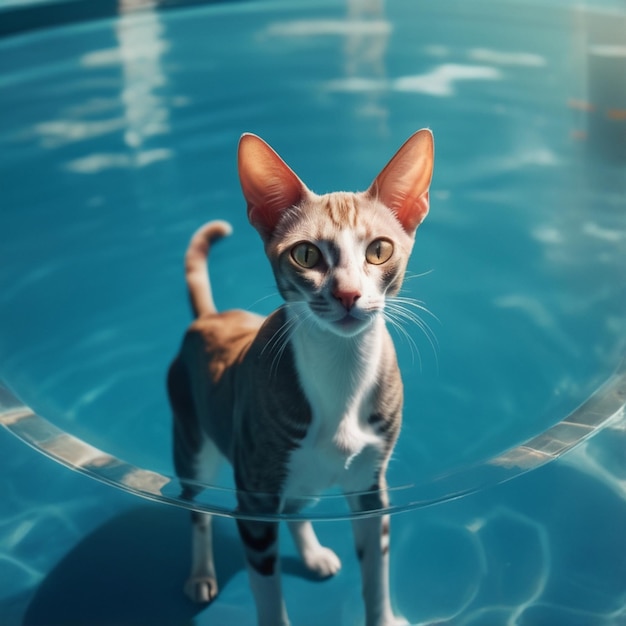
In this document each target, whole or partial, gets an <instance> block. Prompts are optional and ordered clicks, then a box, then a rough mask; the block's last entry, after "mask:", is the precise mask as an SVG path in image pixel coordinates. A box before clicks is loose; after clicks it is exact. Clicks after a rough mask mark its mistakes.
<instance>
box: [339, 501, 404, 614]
mask: <svg viewBox="0 0 626 626" xmlns="http://www.w3.org/2000/svg"><path fill="white" fill-rule="evenodd" d="M348 500H349V502H350V506H351V507H352V509H353V510H354V511H355V512H356V511H359V512H363V511H364V510H374V509H379V508H382V507H384V506H385V504H386V502H385V498H384V496H382V494H380V495H379V493H376V492H372V493H370V494H368V495H367V496H366V497H357V496H353V497H350V498H349V499H348ZM364 500H367V502H365V501H364ZM371 500H376V502H372V501H371ZM352 527H353V531H354V542H355V547H356V553H357V557H358V559H359V563H360V566H361V581H362V589H363V600H364V602H365V624H366V626H408V622H407V621H406V620H405V619H403V618H398V617H396V616H395V615H394V614H393V611H392V609H391V599H390V594H389V530H390V525H389V516H388V515H382V516H375V517H367V518H360V519H354V520H353V521H352Z"/></svg>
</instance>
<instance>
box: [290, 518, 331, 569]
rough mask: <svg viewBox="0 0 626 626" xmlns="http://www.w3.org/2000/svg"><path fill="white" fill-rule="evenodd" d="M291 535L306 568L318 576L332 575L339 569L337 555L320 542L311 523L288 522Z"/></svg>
mask: <svg viewBox="0 0 626 626" xmlns="http://www.w3.org/2000/svg"><path fill="white" fill-rule="evenodd" d="M287 525H288V526H289V530H290V531H291V536H292V537H293V541H294V543H295V544H296V548H297V549H298V553H299V554H300V558H301V559H302V561H303V562H304V564H305V566H306V567H307V569H308V570H309V571H311V572H313V573H314V574H315V575H317V576H319V577H320V578H328V577H329V576H334V575H335V574H336V573H337V572H338V571H339V570H340V569H341V561H340V560H339V557H338V556H337V555H336V554H335V553H334V552H333V551H332V550H331V549H330V548H326V547H325V546H323V545H322V544H320V542H319V540H318V538H317V535H316V534H315V530H313V524H311V522H308V521H301V520H297V521H291V522H288V523H287Z"/></svg>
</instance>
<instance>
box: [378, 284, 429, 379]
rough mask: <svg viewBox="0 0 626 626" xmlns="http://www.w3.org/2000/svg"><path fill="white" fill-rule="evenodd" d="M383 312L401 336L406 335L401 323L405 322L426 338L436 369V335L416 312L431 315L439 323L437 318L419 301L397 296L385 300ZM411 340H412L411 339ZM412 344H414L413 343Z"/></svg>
mask: <svg viewBox="0 0 626 626" xmlns="http://www.w3.org/2000/svg"><path fill="white" fill-rule="evenodd" d="M410 307H413V309H416V310H412V309H411V308H410ZM385 311H386V314H387V315H386V317H387V319H390V318H393V325H394V328H396V329H397V330H400V328H402V331H403V332H402V333H401V334H403V335H405V334H406V335H408V332H407V331H406V329H405V328H404V326H403V323H406V322H408V323H412V324H414V325H415V326H417V327H418V328H419V329H420V330H421V331H422V334H423V335H424V336H425V337H426V339H427V341H428V343H429V344H430V347H431V349H432V351H433V355H434V357H435V361H436V364H437V367H439V357H438V355H439V341H438V340H437V335H436V334H435V332H434V331H433V329H432V328H431V327H430V326H429V324H428V323H427V322H426V321H425V320H424V319H423V318H422V317H421V316H420V315H419V313H418V312H417V311H421V312H424V313H427V314H429V315H431V316H432V317H433V318H434V319H435V320H437V321H439V319H438V318H437V316H436V315H434V313H432V312H431V311H430V310H429V309H427V308H426V307H425V306H424V304H423V303H421V302H420V301H418V300H413V299H411V298H405V297H397V296H396V297H394V298H389V299H388V300H387V303H386V309H385ZM409 336H410V335H409ZM411 339H413V338H412V337H411ZM413 343H415V342H414V341H413ZM418 355H419V350H418ZM420 356H421V355H420ZM420 363H421V359H420Z"/></svg>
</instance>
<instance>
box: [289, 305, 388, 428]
mask: <svg viewBox="0 0 626 626" xmlns="http://www.w3.org/2000/svg"><path fill="white" fill-rule="evenodd" d="M294 315H297V311H293V310H289V309H288V310H287V316H288V318H289V317H290V316H291V317H292V318H293V316H294ZM294 326H295V327H294V330H293V331H292V333H291V345H292V350H293V354H294V358H295V366H296V370H297V374H298V378H299V380H300V383H301V385H302V387H303V390H304V392H305V395H306V396H307V397H308V399H309V401H310V402H311V404H312V408H313V411H314V413H319V414H320V415H322V416H323V415H327V416H329V415H331V414H338V413H344V412H346V411H348V412H349V411H351V410H352V409H354V410H356V411H357V412H360V411H361V408H360V407H361V405H362V404H363V401H364V399H366V398H368V397H369V396H370V395H371V392H372V390H373V389H374V387H375V386H376V384H377V382H378V377H379V370H380V363H381V360H382V354H383V350H384V347H385V345H386V342H385V333H386V328H385V322H384V319H383V317H382V315H381V316H378V317H377V318H375V319H374V320H373V321H372V323H371V324H370V325H369V326H368V327H367V328H365V329H364V330H363V331H362V332H361V333H359V334H357V335H354V336H350V337H347V336H340V335H335V334H332V333H330V332H329V331H328V330H326V329H324V328H322V327H320V326H318V325H317V324H315V323H313V324H307V323H303V324H298V323H297V322H296V323H295V324H294Z"/></svg>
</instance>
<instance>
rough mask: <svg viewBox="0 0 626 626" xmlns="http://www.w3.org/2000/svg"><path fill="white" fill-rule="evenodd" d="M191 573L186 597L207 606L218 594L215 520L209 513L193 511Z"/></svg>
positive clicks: (187, 582) (186, 583)
mask: <svg viewBox="0 0 626 626" xmlns="http://www.w3.org/2000/svg"><path fill="white" fill-rule="evenodd" d="M191 519H192V523H193V531H192V546H193V547H192V555H191V572H190V574H189V578H187V581H186V582H185V588H184V589H185V595H186V596H187V597H188V598H189V599H190V600H191V601H192V602H198V603H203V604H206V603H208V602H211V601H212V600H214V599H215V597H216V596H217V593H218V590H219V588H218V585H217V575H216V574H215V563H214V561H213V531H212V521H213V518H212V516H211V515H209V514H208V513H199V512H197V511H192V513H191Z"/></svg>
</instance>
